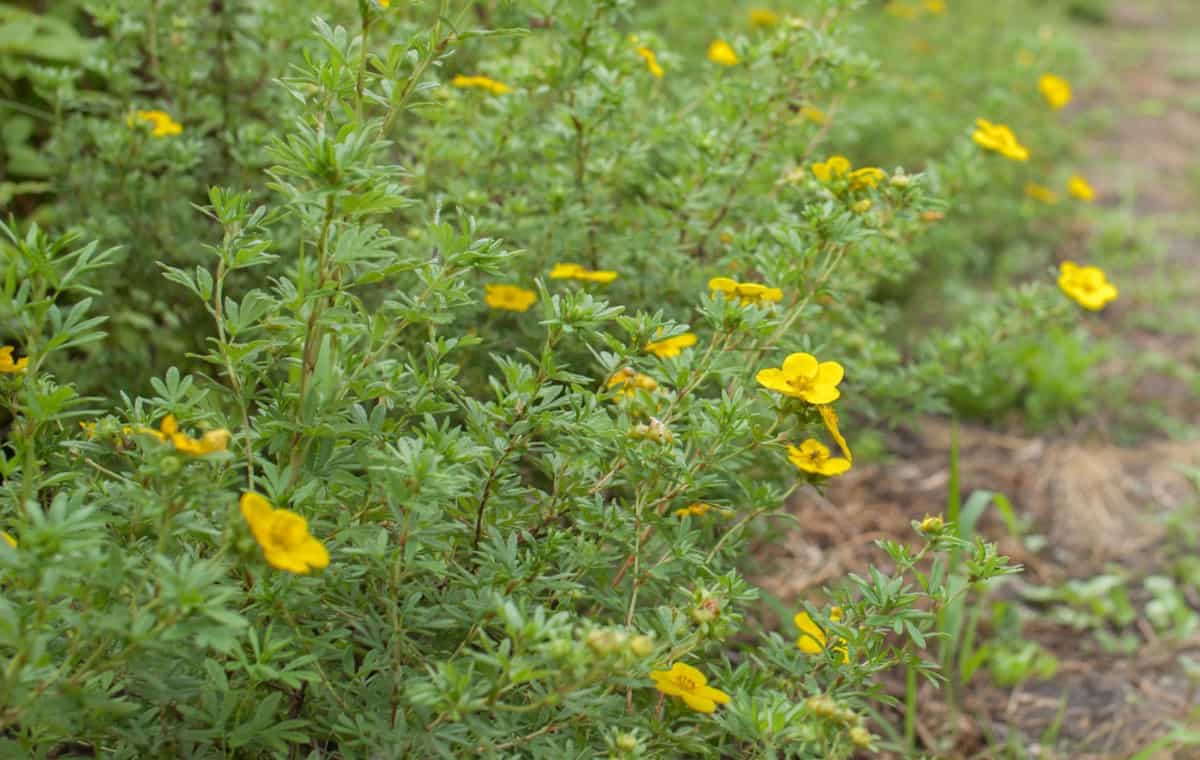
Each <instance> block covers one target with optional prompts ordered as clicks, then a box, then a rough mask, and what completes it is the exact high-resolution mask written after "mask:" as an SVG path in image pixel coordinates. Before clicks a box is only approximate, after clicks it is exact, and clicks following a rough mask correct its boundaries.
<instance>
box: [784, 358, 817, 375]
mask: <svg viewBox="0 0 1200 760" xmlns="http://www.w3.org/2000/svg"><path fill="white" fill-rule="evenodd" d="M820 366H821V365H820V363H819V362H818V361H817V357H815V356H813V355H812V354H806V353H796V354H788V357H787V358H786V359H784V360H783V372H784V374H785V375H787V376H789V377H791V376H793V375H796V376H802V377H816V376H817V373H818V371H819V370H820Z"/></svg>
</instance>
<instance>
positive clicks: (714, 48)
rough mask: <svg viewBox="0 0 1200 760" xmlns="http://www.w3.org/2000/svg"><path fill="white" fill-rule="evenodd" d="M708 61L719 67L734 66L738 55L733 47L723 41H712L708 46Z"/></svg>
mask: <svg viewBox="0 0 1200 760" xmlns="http://www.w3.org/2000/svg"><path fill="white" fill-rule="evenodd" d="M708 60H710V61H712V62H713V63H716V64H719V65H721V66H736V65H737V64H738V55H737V53H736V52H734V50H733V47H732V46H731V45H730V44H729V43H728V42H725V41H724V40H713V42H712V44H710V45H709V46H708Z"/></svg>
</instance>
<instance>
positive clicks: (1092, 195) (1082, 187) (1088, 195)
mask: <svg viewBox="0 0 1200 760" xmlns="http://www.w3.org/2000/svg"><path fill="white" fill-rule="evenodd" d="M1067 192H1068V193H1070V194H1071V195H1073V196H1075V197H1076V198H1078V199H1079V200H1081V201H1084V202H1085V203H1091V202H1092V201H1093V200H1095V199H1096V191H1095V190H1093V189H1092V186H1091V185H1089V184H1088V181H1087V180H1086V179H1084V178H1083V177H1080V176H1079V175H1078V174H1073V175H1071V179H1069V180H1067Z"/></svg>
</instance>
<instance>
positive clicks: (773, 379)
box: [754, 353, 846, 405]
mask: <svg viewBox="0 0 1200 760" xmlns="http://www.w3.org/2000/svg"><path fill="white" fill-rule="evenodd" d="M845 374H846V371H845V370H844V369H843V368H842V365H840V364H838V363H837V362H818V361H817V358H816V357H815V356H813V355H812V354H805V353H797V354H791V355H790V356H788V357H787V358H786V359H784V360H783V366H782V367H769V368H767V369H764V370H759V372H758V374H757V375H755V377H754V379H755V380H757V381H758V384H759V385H761V386H763V387H764V388H768V389H770V390H773V391H778V392H779V393H782V394H784V395H787V396H792V397H794V398H798V399H803V400H804V401H807V402H808V403H810V404H817V405H820V404H832V403H833V402H834V401H837V400H838V399H839V398H841V395H842V393H841V391H839V390H838V384H839V383H841V382H842V378H843V377H844V376H845Z"/></svg>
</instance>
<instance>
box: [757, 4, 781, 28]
mask: <svg viewBox="0 0 1200 760" xmlns="http://www.w3.org/2000/svg"><path fill="white" fill-rule="evenodd" d="M778 25H779V14H778V13H776V12H775V11H773V10H770V9H768V8H751V9H750V26H753V27H757V28H759V29H767V28H769V27H772V26H778Z"/></svg>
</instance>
